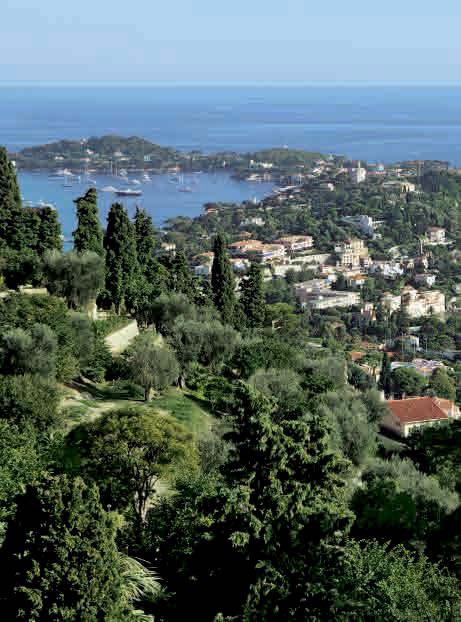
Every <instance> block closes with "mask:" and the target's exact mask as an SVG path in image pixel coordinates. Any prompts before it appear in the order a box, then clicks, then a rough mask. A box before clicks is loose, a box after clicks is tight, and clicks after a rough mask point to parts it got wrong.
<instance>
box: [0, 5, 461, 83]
mask: <svg viewBox="0 0 461 622" xmlns="http://www.w3.org/2000/svg"><path fill="white" fill-rule="evenodd" d="M0 1H1V4H2V7H1V9H0V50H1V52H2V53H1V54H0V81H11V80H19V81H23V80H40V81H54V80H66V81H74V80H75V81H92V80H96V81H101V80H107V81H131V80H132V81H181V82H183V81H199V82H226V81H233V82H247V81H248V82H256V81H263V82H272V81H317V80H322V81H373V82H376V81H387V82H389V81H390V82H400V81H402V82H434V81H442V82H455V81H459V80H460V76H461V72H460V70H461V37H460V35H459V25H460V23H461V3H460V2H459V0H458V1H455V0H442V2H438V3H437V2H433V1H431V2H429V1H428V0H419V1H416V0H399V1H397V0H381V2H380V1H379V0H377V1H374V2H373V1H367V2H365V1H364V0H355V1H354V0H349V1H347V0H346V1H345V0H327V1H325V0H324V1H322V0H315V1H314V0H278V1H275V0H264V1H263V0H245V1H244V0H227V1H226V0H224V2H223V1H222V0H221V2H220V1H219V0H130V1H128V0H111V1H110V2H109V1H108V0H77V1H75V2H69V1H66V0H41V1H39V0H0ZM5 4H6V6H5Z"/></svg>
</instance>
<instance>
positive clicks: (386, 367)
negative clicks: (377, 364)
mask: <svg viewBox="0 0 461 622" xmlns="http://www.w3.org/2000/svg"><path fill="white" fill-rule="evenodd" d="M391 374H392V372H391V364H390V361H389V357H388V356H387V352H384V353H383V361H382V363H381V373H380V376H379V388H380V389H381V391H384V395H385V397H386V398H388V397H389V396H390V395H391V393H392V375H391Z"/></svg>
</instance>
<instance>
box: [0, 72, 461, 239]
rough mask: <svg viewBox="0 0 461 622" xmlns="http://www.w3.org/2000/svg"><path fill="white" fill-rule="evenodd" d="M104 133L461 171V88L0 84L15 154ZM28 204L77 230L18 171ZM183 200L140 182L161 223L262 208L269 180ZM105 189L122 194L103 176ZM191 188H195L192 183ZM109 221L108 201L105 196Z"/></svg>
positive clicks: (216, 179) (161, 183) (162, 184)
mask: <svg viewBox="0 0 461 622" xmlns="http://www.w3.org/2000/svg"><path fill="white" fill-rule="evenodd" d="M103 134H119V135H123V136H132V135H137V136H142V137H144V138H147V139H149V140H151V141H153V142H156V143H158V144H160V145H165V146H171V147H175V148H178V149H182V150H192V149H199V150H202V151H203V152H205V153H211V152H215V151H222V150H233V151H238V152H248V151H253V150H257V149H262V148H268V147H282V146H286V147H289V148H300V149H307V150H312V151H320V152H322V153H326V154H328V153H334V154H340V155H345V156H348V157H350V158H354V159H363V160H366V161H369V162H383V163H388V162H394V161H397V160H403V159H414V158H419V159H443V160H449V161H450V162H451V163H452V164H454V165H458V166H461V86H459V85H451V86H449V85H441V86H430V85H415V86H403V85H376V84H370V85H363V84H353V85H351V84H340V85H331V84H270V85H237V84H229V85H222V84H221V85H213V86H211V85H199V84H187V85H186V84H104V85H94V84H76V83H74V84H72V83H67V84H56V83H54V84H38V83H21V84H19V83H16V84H15V83H8V84H6V83H4V84H2V83H0V144H3V145H5V146H6V147H7V148H8V149H10V150H13V151H14V150H18V149H21V148H23V147H25V146H30V145H38V144H42V143H49V142H52V141H55V140H60V139H63V138H69V139H79V138H86V137H89V136H101V135H103ZM19 181H20V184H21V192H22V195H23V197H24V199H25V200H29V201H45V202H51V203H53V204H55V205H56V208H57V209H58V212H59V215H60V219H61V223H62V226H63V232H64V235H65V236H70V234H71V231H72V229H73V228H74V226H75V210H74V205H73V200H74V199H75V198H76V197H77V196H79V195H80V194H82V192H84V191H85V189H86V188H87V187H88V180H85V179H82V181H81V182H77V181H76V182H75V183H74V184H73V185H72V186H71V187H65V186H64V184H63V183H62V181H57V180H52V179H49V177H48V175H45V174H32V173H28V172H26V171H19ZM189 181H190V182H191V183H190V187H191V189H192V192H189V193H182V192H178V187H177V186H175V185H174V184H172V183H170V180H169V179H168V177H167V176H163V175H159V176H154V177H153V179H152V181H151V182H148V183H146V184H143V185H142V190H143V196H142V198H138V199H137V200H136V201H135V200H133V199H131V198H130V199H129V200H127V201H126V205H127V207H128V209H129V210H133V209H134V206H135V204H136V203H137V204H141V205H142V206H143V207H144V208H145V209H146V210H147V211H148V212H149V213H150V214H151V215H152V217H153V219H154V221H155V222H156V224H157V225H158V226H162V225H163V224H164V223H165V221H167V220H168V219H169V218H172V217H175V216H180V215H182V216H191V217H192V216H196V215H198V214H199V213H200V212H201V210H202V207H203V204H204V203H205V202H209V201H229V202H240V201H243V200H245V199H252V198H256V199H261V198H262V197H263V196H265V195H267V194H268V193H270V191H271V189H272V184H270V183H261V184H255V183H249V182H238V181H235V180H233V179H232V178H231V177H230V176H229V175H227V174H210V175H207V174H202V175H201V176H199V178H198V179H197V178H194V179H191V180H189ZM96 182H97V187H103V186H104V185H114V186H120V184H115V183H114V180H113V179H109V178H105V179H104V178H97V179H96ZM192 182H193V183H192ZM99 196H100V208H101V216H102V219H103V220H104V218H105V217H106V214H107V210H108V209H109V206H110V203H111V201H112V200H114V197H113V196H112V195H107V194H105V193H100V195H99Z"/></svg>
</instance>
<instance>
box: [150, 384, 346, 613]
mask: <svg viewBox="0 0 461 622" xmlns="http://www.w3.org/2000/svg"><path fill="white" fill-rule="evenodd" d="M227 407H228V409H230V411H231V412H230V414H231V417H230V420H229V423H230V424H231V426H232V431H231V433H230V434H229V435H228V437H227V440H229V441H230V447H231V450H230V457H229V460H228V462H227V463H226V464H225V465H224V467H223V469H222V471H223V475H224V481H222V480H220V479H219V478H216V476H215V477H213V478H211V480H210V479H205V481H204V478H202V479H200V480H199V481H198V482H195V483H193V484H192V487H191V486H190V480H189V483H186V485H185V487H183V486H180V488H179V491H178V495H177V496H175V498H174V499H171V501H169V502H165V503H164V504H163V505H162V506H160V505H159V507H157V508H154V509H153V510H152V511H151V515H150V527H151V530H152V531H151V536H152V542H151V546H152V549H151V550H152V551H154V555H153V563H155V565H156V566H157V567H158V568H159V570H160V572H161V574H162V576H163V577H164V578H165V580H166V582H167V585H168V588H170V589H172V591H174V592H175V593H176V599H175V603H174V608H175V611H174V613H173V615H172V616H171V617H169V616H168V615H167V616H166V619H172V620H182V619H185V616H187V615H189V616H192V617H193V618H194V619H200V620H218V619H220V620H225V619H236V620H237V619H238V620H246V621H256V620H258V622H265V621H271V622H275V621H278V620H280V621H282V620H283V621H284V622H285V621H287V620H293V621H294V620H330V619H331V620H332V619H335V616H334V609H333V608H334V602H335V600H336V598H337V593H336V591H335V586H334V582H333V581H331V580H330V579H327V580H325V577H329V575H331V574H333V572H332V570H333V568H334V566H335V564H336V563H337V560H338V558H339V556H340V554H341V534H344V531H345V530H346V529H347V527H348V525H349V523H350V520H351V514H350V513H349V511H348V510H347V509H346V506H345V504H344V502H343V501H342V495H343V486H344V482H343V473H342V470H343V464H342V462H341V461H340V460H339V459H338V458H337V456H336V455H335V454H333V453H332V452H331V451H330V450H329V448H328V436H327V433H326V430H325V428H324V427H323V426H324V424H323V422H322V419H321V418H319V419H315V418H313V417H311V418H310V421H309V422H308V421H307V420H306V419H304V420H303V419H296V420H289V419H288V420H282V421H279V422H276V421H275V419H276V417H275V416H274V415H275V412H274V403H273V402H272V400H269V399H268V398H266V397H264V396H263V395H262V394H261V393H259V392H257V391H254V390H252V389H251V388H250V387H248V386H247V385H245V384H244V383H239V384H238V385H237V387H236V390H235V392H234V395H233V396H229V398H228V399H227ZM322 573H324V574H322ZM330 581H331V582H330ZM230 584H232V590H231V591H229V585H230ZM205 595H207V597H206V598H205ZM187 612H188V613H187ZM219 613H221V614H222V617H219V616H218V617H217V614H219ZM226 616H229V618H227V617H226ZM233 616H235V617H233Z"/></svg>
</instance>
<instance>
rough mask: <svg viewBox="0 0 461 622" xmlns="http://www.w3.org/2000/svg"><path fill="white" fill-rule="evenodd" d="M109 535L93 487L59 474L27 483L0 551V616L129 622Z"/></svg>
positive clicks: (108, 520)
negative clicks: (0, 612)
mask: <svg viewBox="0 0 461 622" xmlns="http://www.w3.org/2000/svg"><path fill="white" fill-rule="evenodd" d="M115 536H116V525H115V521H114V518H113V517H112V516H111V515H110V514H108V513H107V512H105V511H104V510H103V508H102V505H101V502H100V500H99V493H98V491H97V488H96V486H92V487H87V486H86V485H85V484H84V482H83V480H81V479H80V478H77V479H75V480H71V479H69V478H68V477H66V476H60V477H49V476H48V477H45V478H44V480H43V481H42V482H41V483H38V484H36V485H33V486H29V487H28V488H27V489H26V491H25V493H24V494H22V495H21V496H20V497H19V498H18V501H17V510H16V515H15V517H14V518H13V519H12V520H11V521H10V523H9V524H8V528H7V532H6V537H5V541H4V544H3V547H2V549H1V552H0V572H1V576H0V578H1V580H0V609H1V611H2V619H4V620H5V621H8V622H10V621H11V622H12V621H13V620H15V621H19V622H20V621H23V622H26V621H27V622H28V621H30V620H34V621H36V622H48V621H50V620H82V621H86V622H90V621H91V620H106V621H107V622H109V621H110V622H115V621H117V622H118V621H120V622H121V621H122V620H126V619H130V616H129V614H128V616H126V614H127V613H128V612H126V611H124V609H125V606H124V604H123V582H122V577H121V572H120V570H121V566H120V556H119V553H118V551H117V548H116V545H115ZM124 616H125V617H124Z"/></svg>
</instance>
